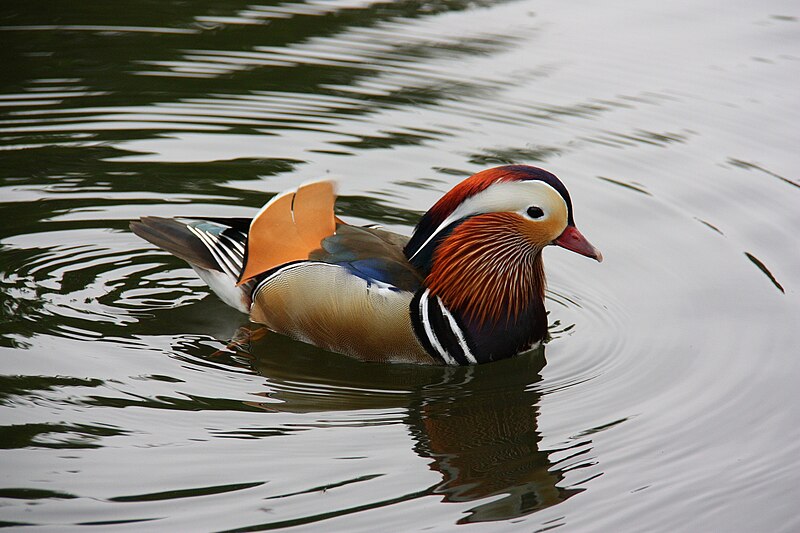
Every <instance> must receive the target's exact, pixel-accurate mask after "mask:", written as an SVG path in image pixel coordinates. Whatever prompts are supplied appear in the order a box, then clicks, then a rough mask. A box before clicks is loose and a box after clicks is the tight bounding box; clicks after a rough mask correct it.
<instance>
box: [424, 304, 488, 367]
mask: <svg viewBox="0 0 800 533" xmlns="http://www.w3.org/2000/svg"><path fill="white" fill-rule="evenodd" d="M411 324H412V325H413V326H414V333H416V335H417V338H418V339H419V341H420V342H421V343H422V345H423V346H424V347H425V349H426V350H427V351H428V353H429V354H431V355H432V356H433V357H435V358H436V359H438V360H440V361H441V362H442V363H444V364H446V365H475V364H477V363H478V359H477V358H476V357H475V355H474V353H473V352H474V350H473V349H471V348H470V346H469V342H468V341H467V338H466V335H465V334H464V331H463V329H462V328H461V326H459V324H458V321H456V319H455V317H453V315H452V314H451V313H450V311H449V310H448V309H447V307H445V306H444V304H443V303H442V301H441V300H440V299H439V297H438V296H432V295H431V293H430V289H425V290H424V291H419V292H418V293H417V294H416V295H415V296H414V298H413V299H412V300H411Z"/></svg>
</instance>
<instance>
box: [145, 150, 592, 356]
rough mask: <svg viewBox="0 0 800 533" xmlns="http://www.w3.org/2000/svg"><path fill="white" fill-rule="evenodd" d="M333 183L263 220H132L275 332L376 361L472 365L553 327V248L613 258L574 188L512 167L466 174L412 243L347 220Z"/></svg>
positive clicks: (286, 199)
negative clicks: (579, 221)
mask: <svg viewBox="0 0 800 533" xmlns="http://www.w3.org/2000/svg"><path fill="white" fill-rule="evenodd" d="M334 199H335V196H334V193H333V186H332V185H331V184H330V183H329V182H315V183H310V184H306V185H303V186H301V187H299V188H298V189H297V190H295V191H288V192H286V193H283V194H281V195H278V196H276V197H275V198H273V199H272V200H271V201H270V202H268V203H267V205H265V206H264V208H262V210H261V211H259V212H258V213H257V214H256V216H255V217H254V218H253V219H246V218H205V219H197V218H194V219H166V218H159V217H144V218H142V219H140V220H139V221H134V222H132V223H131V229H132V230H133V232H134V233H136V234H137V235H139V236H140V237H142V238H144V239H146V240H148V241H150V242H152V243H153V244H155V245H157V246H159V247H161V248H163V249H165V250H167V251H169V252H171V253H173V254H174V255H176V256H178V257H180V258H182V259H184V260H186V261H187V262H188V263H189V264H190V265H191V266H192V267H193V268H194V269H195V271H196V272H197V273H198V275H199V276H200V277H201V278H202V279H203V280H204V281H205V282H206V283H207V284H208V285H209V286H210V287H211V288H212V290H214V292H215V293H217V294H218V295H219V296H220V298H221V299H222V300H223V301H224V302H225V303H227V304H229V305H231V306H232V307H234V308H236V309H239V310H240V311H243V312H245V313H248V314H249V315H250V319H251V320H252V321H254V322H257V323H260V324H263V325H265V326H266V327H267V328H268V329H270V330H272V331H275V332H277V333H281V334H284V335H288V336H290V337H293V338H295V339H298V340H301V341H304V342H307V343H310V344H313V345H316V346H319V347H321V348H324V349H326V350H330V351H333V352H338V353H343V354H346V355H350V356H353V357H356V358H359V359H362V360H365V361H386V362H406V363H418V364H447V365H470V364H479V363H486V362H490V361H495V360H499V359H504V358H507V357H511V356H513V355H516V354H518V353H521V352H524V351H527V350H529V349H531V348H532V347H534V346H535V345H537V344H538V343H540V342H541V341H542V340H543V339H544V338H545V336H546V334H547V315H546V311H545V307H544V286H545V278H544V270H543V265H542V258H541V250H542V249H543V248H544V247H545V246H546V245H548V244H557V245H560V246H563V247H565V248H568V249H570V250H573V251H576V252H578V253H580V254H582V255H586V256H589V257H593V258H595V259H597V260H598V261H599V260H601V259H602V257H601V256H600V253H599V251H597V250H596V249H595V248H594V247H593V246H592V245H591V244H589V242H588V241H587V240H586V239H585V238H584V237H583V236H582V235H581V234H580V232H578V230H577V229H576V228H575V225H574V222H573V219H572V205H571V201H570V198H569V194H568V193H567V191H566V188H564V186H563V184H561V182H560V181H559V180H558V178H556V177H555V176H554V175H552V174H550V173H549V172H546V171H544V170H542V169H538V168H536V167H529V166H523V165H511V166H504V167H497V168H494V169H489V170H485V171H483V172H480V173H478V174H475V175H473V176H471V177H470V178H467V179H466V180H464V181H463V182H461V183H460V184H459V185H457V186H456V187H454V188H453V189H452V190H451V191H450V192H448V193H447V194H446V195H445V196H444V197H442V199H440V200H439V202H437V203H436V204H435V205H434V206H433V207H432V208H431V209H430V210H429V211H428V212H427V213H426V214H425V215H424V216H423V218H422V220H421V221H420V223H419V224H418V225H417V227H416V229H415V231H414V233H413V235H412V236H411V237H410V238H408V237H405V236H402V235H398V234H396V233H392V232H388V231H384V230H382V229H379V228H375V227H358V226H352V225H349V224H346V223H344V222H343V221H341V220H339V219H338V218H336V217H335V216H334V213H333V203H334Z"/></svg>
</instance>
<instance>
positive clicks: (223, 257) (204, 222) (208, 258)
mask: <svg viewBox="0 0 800 533" xmlns="http://www.w3.org/2000/svg"><path fill="white" fill-rule="evenodd" d="M249 226H250V219H246V218H213V219H212V218H204V219H174V218H162V217H142V218H141V219H139V220H135V221H132V222H131V223H130V228H131V231H133V233H135V234H136V235H138V236H139V237H141V238H142V239H144V240H146V241H148V242H151V243H153V244H155V245H156V246H158V247H159V248H161V249H163V250H166V251H167V252H169V253H171V254H173V255H175V256H177V257H180V258H181V259H183V260H184V261H186V262H187V263H189V265H191V267H192V268H193V269H194V270H195V271H196V272H197V274H198V275H199V276H200V278H201V279H202V280H203V281H205V282H206V283H207V284H208V286H209V287H210V288H211V289H212V290H213V291H214V292H215V293H216V294H217V296H219V297H220V298H221V299H222V301H224V302H225V303H227V304H228V305H230V306H231V307H233V308H235V309H238V310H240V311H242V312H244V313H249V312H250V304H251V303H252V302H251V292H252V290H253V285H254V283H245V284H241V285H237V281H238V280H239V276H240V275H241V273H242V270H243V269H244V262H245V260H244V256H245V249H246V246H247V232H248V228H249Z"/></svg>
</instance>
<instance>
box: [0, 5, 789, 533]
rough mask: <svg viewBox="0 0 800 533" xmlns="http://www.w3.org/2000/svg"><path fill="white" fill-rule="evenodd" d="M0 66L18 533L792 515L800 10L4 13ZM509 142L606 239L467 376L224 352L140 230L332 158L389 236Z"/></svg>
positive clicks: (262, 190) (201, 299)
mask: <svg viewBox="0 0 800 533" xmlns="http://www.w3.org/2000/svg"><path fill="white" fill-rule="evenodd" d="M0 61H1V63H0V64H2V67H3V68H2V71H3V76H2V79H1V80H0V206H2V207H1V209H2V211H1V212H2V225H0V290H2V295H1V296H0V297H1V298H2V305H0V313H1V315H0V320H1V321H2V323H0V374H2V375H0V405H1V407H0V409H2V411H0V468H1V469H2V475H0V523H2V524H3V525H23V524H24V525H29V526H38V527H39V528H40V529H45V530H58V531H68V530H73V529H90V528H89V526H95V527H94V528H91V529H94V530H102V531H106V530H113V531H118V530H119V531H121V530H130V531H141V530H165V531H178V530H238V531H254V530H265V529H275V528H290V527H291V528H294V529H307V530H324V531H376V530H379V529H380V530H386V531H419V530H427V531H449V530H453V529H456V528H457V527H459V526H458V525H464V524H471V525H469V526H467V527H469V528H471V529H475V530H482V531H538V530H545V529H552V528H556V529H561V530H564V531H570V532H571V531H670V532H672V531H785V532H792V531H798V530H800V518H798V515H797V511H796V501H797V486H798V483H800V407H798V399H799V398H800V392H798V388H797V387H798V383H800V359H798V356H797V355H798V346H800V332H798V330H799V328H800V300H799V299H798V289H799V288H800V239H799V238H798V233H797V232H798V228H800V173H799V171H798V169H799V168H800V151H798V146H800V129H799V128H798V123H800V98H799V97H798V90H797V85H798V79H800V7H798V5H797V3H796V2H791V1H788V0H770V1H767V2H761V3H755V2H720V1H716V2H715V1H711V0H702V1H700V2H691V3H690V2H671V3H664V2H646V3H637V4H631V3H629V2H610V3H609V2H604V3H602V4H599V3H589V2H585V3H574V2H569V3H561V2H553V1H544V2H540V1H533V0H518V1H509V2H490V1H472V2H466V1H458V0H452V1H442V2H416V1H402V2H385V3H377V2H369V1H359V0H331V1H321V0H318V1H316V2H306V3H277V2H273V3H265V4H247V3H243V2H236V1H227V2H224V1H220V2H204V1H193V2H137V3H133V2H116V3H113V2H95V1H92V0H87V1H84V2H80V3H74V2H73V3H59V2H52V1H50V2H48V1H25V2H22V1H11V2H6V3H5V4H4V6H3V9H2V11H0ZM506 162H516V163H528V164H534V165H538V166H543V167H545V168H548V169H550V170H552V171H554V172H555V173H556V174H558V175H559V176H560V177H561V178H562V179H563V180H564V182H565V183H566V184H567V186H568V187H569V188H570V192H571V193H572V196H573V202H574V204H575V212H576V219H577V221H578V224H579V226H580V227H581V229H582V231H583V232H584V233H585V234H586V235H587V236H588V237H589V238H590V239H591V240H592V242H593V243H594V244H596V245H597V246H598V247H599V248H600V249H601V250H602V251H603V254H604V255H605V258H606V260H605V261H604V262H603V264H602V265H597V264H596V263H593V262H591V261H588V260H585V259H583V258H580V257H577V256H575V255H574V254H568V253H565V252H563V251H562V250H557V249H548V250H547V251H546V252H545V263H546V269H547V272H548V279H549V289H548V302H547V305H548V308H549V310H550V320H551V334H552V336H553V340H552V341H551V342H550V343H549V344H548V345H547V346H546V350H545V351H546V353H545V354H542V353H538V354H534V355H531V356H526V357H521V358H518V359H514V360H510V361H505V362H501V363H496V364H490V365H484V366H481V367H476V368H458V369H442V368H418V367H408V366H402V365H395V366H386V365H368V364H362V363H358V362H356V361H352V360H349V359H347V358H344V357H341V356H335V355H331V354H327V353H324V352H321V351H319V350H316V349H314V348H311V347H308V346H305V345H302V344H299V343H296V342H293V341H289V340H287V339H284V338H280V337H278V336H275V335H272V336H268V337H267V338H265V339H263V340H262V341H259V342H258V343H256V344H254V345H252V346H250V347H249V349H248V350H246V351H242V352H232V351H229V350H226V349H225V347H226V345H227V342H228V340H229V339H230V338H231V337H232V336H233V335H234V334H235V332H236V330H237V328H239V327H240V326H246V325H247V321H246V317H244V316H242V315H240V314H238V313H237V312H236V311H234V310H232V309H230V308H228V307H226V306H225V305H224V304H222V303H220V302H219V301H218V300H217V299H216V298H215V297H214V296H213V295H209V294H208V290H207V289H206V288H205V286H204V285H203V284H202V282H200V281H199V280H198V279H196V278H195V276H194V274H193V272H192V271H191V270H190V269H189V268H188V267H187V266H186V265H185V264H183V263H182V262H181V261H179V260H177V259H175V258H173V257H171V256H169V255H167V254H165V253H163V252H161V251H159V250H156V249H154V248H153V247H152V246H150V245H148V244H147V243H145V242H143V241H141V240H139V239H137V238H135V237H134V236H133V235H132V234H131V233H130V232H129V231H128V230H127V225H128V221H129V220H130V219H133V218H137V217H139V216H141V215H161V216H173V215H218V216H232V215H242V216H249V215H252V214H253V213H254V212H255V210H256V209H258V208H259V207H260V206H261V205H262V204H263V203H264V202H265V201H266V200H267V199H269V198H270V197H271V195H272V194H274V193H276V192H278V191H280V190H282V189H285V188H287V187H293V186H296V185H297V184H299V183H301V182H302V181H305V180H308V179H313V178H319V177H322V176H327V177H333V178H336V179H338V181H339V185H340V194H341V197H340V199H339V202H338V203H337V213H338V214H339V216H341V217H343V218H346V219H347V220H349V221H352V222H355V223H381V224H384V225H385V226H386V227H388V228H389V229H392V230H395V231H400V232H404V233H409V232H410V231H411V229H412V228H413V225H414V223H415V222H416V220H417V219H418V217H419V215H420V214H421V213H422V212H424V211H425V210H426V209H427V208H428V207H429V206H430V205H431V204H432V203H433V202H434V201H435V200H436V199H437V198H438V197H439V196H440V195H441V194H442V193H443V192H444V191H446V190H447V189H448V188H449V187H450V186H452V185H453V184H455V183H457V182H458V181H459V180H460V179H461V178H462V177H464V176H467V175H469V174H471V173H473V172H475V171H477V170H480V169H482V168H485V167H489V166H493V165H496V164H501V163H506ZM98 526H99V527H98ZM29 529H32V528H29Z"/></svg>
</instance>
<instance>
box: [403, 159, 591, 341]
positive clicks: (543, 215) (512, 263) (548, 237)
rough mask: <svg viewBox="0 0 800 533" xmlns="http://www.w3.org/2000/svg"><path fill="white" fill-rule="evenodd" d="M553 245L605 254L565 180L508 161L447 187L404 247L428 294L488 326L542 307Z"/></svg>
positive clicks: (470, 320)
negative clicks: (576, 213)
mask: <svg viewBox="0 0 800 533" xmlns="http://www.w3.org/2000/svg"><path fill="white" fill-rule="evenodd" d="M548 245H556V246H561V247H563V248H566V249H567V250H571V251H573V252H576V253H578V254H581V255H584V256H587V257H590V258H593V259H596V260H597V261H602V255H601V254H600V251H599V250H598V249H597V248H595V247H594V246H593V245H592V244H591V243H590V242H589V241H588V240H587V239H586V238H585V237H584V236H583V234H581V232H580V231H579V230H578V228H577V227H576V226H575V221H574V218H573V214H572V201H571V200H570V196H569V192H568V191H567V189H566V187H564V184H563V183H561V181H560V180H559V179H558V178H557V177H556V176H555V175H553V174H551V173H550V172H547V171H545V170H542V169H540V168H536V167H532V166H526V165H508V166H501V167H496V168H492V169H488V170H484V171H482V172H479V173H477V174H475V175H473V176H471V177H469V178H467V179H466V180H464V181H462V182H461V183H459V184H458V185H456V186H455V187H454V188H453V189H452V190H450V191H449V192H448V193H447V194H445V195H444V196H443V197H442V198H441V199H440V200H439V201H438V202H437V203H436V204H435V205H434V206H433V207H432V208H431V209H430V210H429V211H428V212H427V213H426V214H425V215H424V216H423V217H422V220H421V221H420V223H419V224H418V225H417V227H416V229H415V231H414V234H413V235H412V237H411V239H410V240H409V242H408V244H407V245H406V247H405V249H404V252H405V254H406V257H407V258H408V259H409V261H410V262H411V263H412V264H413V265H414V266H415V267H416V268H418V269H419V270H420V271H421V272H422V274H423V275H424V276H425V286H426V287H427V288H428V289H429V290H430V293H431V294H433V295H435V296H438V297H439V298H440V299H441V301H442V302H443V303H444V304H445V305H446V306H447V307H448V309H450V310H452V311H455V312H458V313H459V315H461V316H462V317H463V319H464V320H466V321H468V322H470V323H473V324H477V325H483V324H484V323H486V322H487V321H488V322H497V321H499V320H500V319H502V318H505V319H506V321H507V322H508V321H511V322H516V321H517V319H519V318H520V317H521V316H523V315H526V314H529V313H530V312H531V310H532V309H534V308H535V309H537V310H541V312H543V310H544V308H543V303H542V301H543V298H544V287H545V277H544V271H543V268H542V261H541V252H542V250H543V249H544V248H545V247H546V246H548ZM544 327H545V328H546V324H545V326H544Z"/></svg>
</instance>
